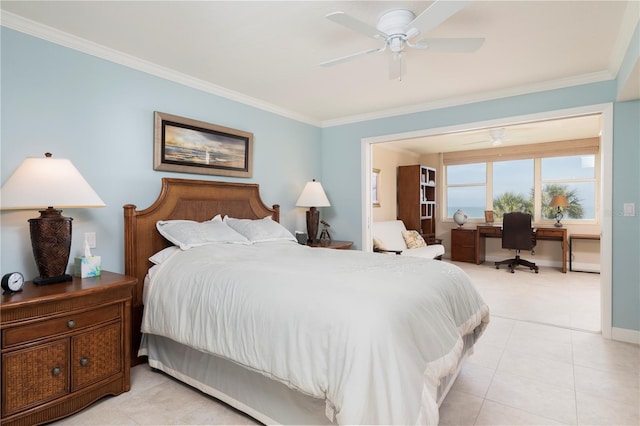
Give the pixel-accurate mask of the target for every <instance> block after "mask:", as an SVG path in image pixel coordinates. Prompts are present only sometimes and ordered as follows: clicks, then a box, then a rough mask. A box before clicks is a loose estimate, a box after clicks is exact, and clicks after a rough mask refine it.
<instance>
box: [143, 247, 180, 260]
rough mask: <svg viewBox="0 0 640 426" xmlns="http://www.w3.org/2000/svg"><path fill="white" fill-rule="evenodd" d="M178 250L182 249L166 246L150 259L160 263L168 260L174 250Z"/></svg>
mask: <svg viewBox="0 0 640 426" xmlns="http://www.w3.org/2000/svg"><path fill="white" fill-rule="evenodd" d="M176 250H180V249H179V248H178V247H176V246H171V247H167V248H164V249H162V250H160V251H159V252H157V253H156V254H154V255H153V256H151V257H150V258H149V261H151V263H153V264H156V265H159V264H161V263H162V262H164V261H165V260H167V259H168V258H169V256H171V255H172V254H173V252H175V251H176Z"/></svg>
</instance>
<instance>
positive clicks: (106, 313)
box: [2, 305, 120, 347]
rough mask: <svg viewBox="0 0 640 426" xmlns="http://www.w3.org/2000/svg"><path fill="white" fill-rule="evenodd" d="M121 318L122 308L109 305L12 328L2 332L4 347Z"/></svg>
mask: <svg viewBox="0 0 640 426" xmlns="http://www.w3.org/2000/svg"><path fill="white" fill-rule="evenodd" d="M119 317H120V306H119V305H109V306H105V307H102V308H100V309H96V310H93V311H86V312H81V313H78V314H69V315H65V316H63V317H59V318H52V319H48V320H45V321H40V322H35V323H31V324H28V325H23V326H20V327H12V328H9V329H6V330H3V332H2V346H3V347H8V346H12V345H18V344H20V343H25V342H32V341H34V340H38V339H42V338H46V337H49V336H55V335H56V334H60V333H65V332H68V331H73V330H79V329H82V328H85V327H89V326H92V325H94V324H99V323H101V322H107V321H111V320H114V319H117V318H119Z"/></svg>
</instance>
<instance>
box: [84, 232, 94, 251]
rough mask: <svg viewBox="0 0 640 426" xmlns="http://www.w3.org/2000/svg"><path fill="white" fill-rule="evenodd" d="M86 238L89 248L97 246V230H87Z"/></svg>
mask: <svg viewBox="0 0 640 426" xmlns="http://www.w3.org/2000/svg"><path fill="white" fill-rule="evenodd" d="M84 239H85V241H86V242H87V244H89V248H96V233H95V232H85V233H84Z"/></svg>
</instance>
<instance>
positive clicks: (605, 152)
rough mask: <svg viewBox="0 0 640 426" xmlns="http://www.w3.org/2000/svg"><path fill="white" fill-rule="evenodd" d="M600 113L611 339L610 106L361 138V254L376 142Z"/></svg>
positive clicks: (604, 297)
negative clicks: (372, 148)
mask: <svg viewBox="0 0 640 426" xmlns="http://www.w3.org/2000/svg"><path fill="white" fill-rule="evenodd" d="M598 113H599V114H602V139H601V146H600V149H601V151H600V162H601V163H600V169H601V173H602V175H601V184H600V191H601V198H600V201H601V204H600V217H601V221H600V224H601V232H602V235H601V239H600V283H601V286H600V313H601V315H600V318H601V330H602V336H603V337H604V338H606V339H611V338H612V334H611V330H612V301H613V298H612V291H613V290H612V261H613V254H612V253H613V250H612V246H613V241H612V229H613V215H612V210H613V195H612V193H613V104H612V103H606V104H598V105H588V106H583V107H576V108H568V109H562V110H555V111H545V112H541V113H536V114H529V115H523V116H515V117H503V118H499V119H495V120H489V121H482V122H472V123H466V124H458V125H455V126H446V127H438V128H431V129H425V130H422V131H412V132H407V133H396V134H391V135H381V136H375V137H369V138H363V139H362V140H361V144H362V174H363V176H362V179H361V181H362V183H363V187H362V193H363V194H364V195H363V200H364V202H363V204H362V222H363V223H362V247H363V250H364V251H371V250H372V249H371V232H370V227H371V217H372V212H371V209H372V207H371V205H370V201H371V200H370V198H371V196H370V194H369V193H370V192H371V191H370V188H371V186H370V185H371V176H370V173H368V172H367V173H365V171H368V170H371V167H372V165H371V163H372V159H371V155H372V150H371V145H373V144H375V143H382V142H391V141H394V140H398V139H406V138H415V137H422V136H433V135H438V134H443V133H453V132H460V131H465V130H470V129H474V128H486V127H495V126H503V125H508V124H515V123H522V122H535V121H543V120H549V119H557V118H563V117H570V116H576V115H585V114H598Z"/></svg>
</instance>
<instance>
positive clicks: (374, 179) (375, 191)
mask: <svg viewBox="0 0 640 426" xmlns="http://www.w3.org/2000/svg"><path fill="white" fill-rule="evenodd" d="M371 203H372V204H373V207H380V169H373V170H372V171H371Z"/></svg>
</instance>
